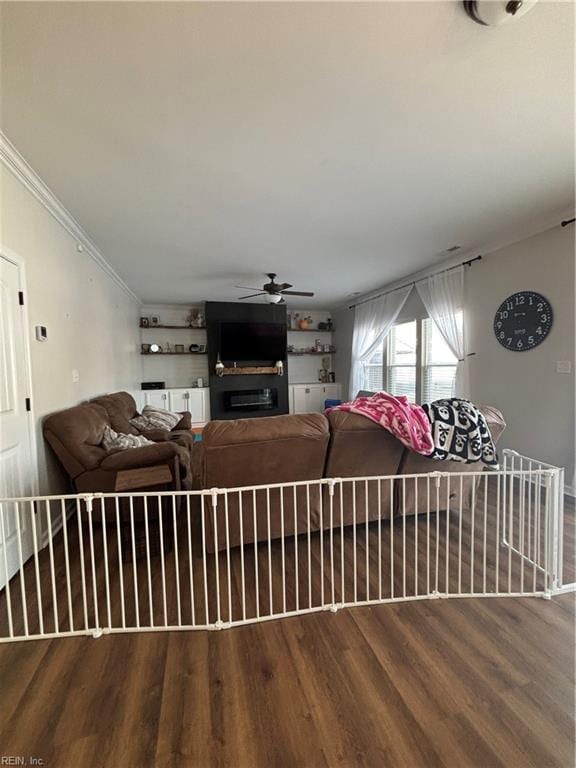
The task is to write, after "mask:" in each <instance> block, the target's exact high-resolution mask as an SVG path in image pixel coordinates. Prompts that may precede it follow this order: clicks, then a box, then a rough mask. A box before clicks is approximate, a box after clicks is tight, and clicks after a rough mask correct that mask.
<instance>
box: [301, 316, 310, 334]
mask: <svg viewBox="0 0 576 768" xmlns="http://www.w3.org/2000/svg"><path fill="white" fill-rule="evenodd" d="M311 325H312V318H311V317H303V318H302V319H301V320H300V322H299V323H298V326H299V328H300V330H301V331H308V330H309V329H310V326H311Z"/></svg>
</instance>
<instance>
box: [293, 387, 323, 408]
mask: <svg viewBox="0 0 576 768" xmlns="http://www.w3.org/2000/svg"><path fill="white" fill-rule="evenodd" d="M292 401H293V409H294V413H311V412H313V411H320V410H322V407H323V402H324V401H323V399H322V387H321V386H320V385H319V384H295V385H294V391H293V396H292Z"/></svg>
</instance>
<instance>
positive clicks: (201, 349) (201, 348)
mask: <svg viewBox="0 0 576 768" xmlns="http://www.w3.org/2000/svg"><path fill="white" fill-rule="evenodd" d="M198 352H200V354H202V355H203V354H205V353H206V344H198Z"/></svg>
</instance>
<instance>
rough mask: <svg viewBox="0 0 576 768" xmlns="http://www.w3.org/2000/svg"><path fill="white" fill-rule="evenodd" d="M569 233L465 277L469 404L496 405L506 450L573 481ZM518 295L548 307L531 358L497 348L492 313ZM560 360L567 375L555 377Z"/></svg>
mask: <svg viewBox="0 0 576 768" xmlns="http://www.w3.org/2000/svg"><path fill="white" fill-rule="evenodd" d="M574 277H575V276H574V226H570V227H566V228H565V229H563V228H561V227H554V229H550V230H548V231H546V232H542V233H541V234H539V235H535V236H534V237H530V238H528V239H527V240H523V241H521V242H519V243H515V244H514V245H511V246H508V247H507V248H503V249H501V250H499V251H495V252H494V253H491V254H489V255H488V256H486V257H485V258H483V259H482V261H481V262H479V263H477V264H475V265H474V266H473V267H472V268H471V269H470V270H469V271H468V273H467V280H466V310H467V312H466V315H467V330H468V344H467V346H468V350H469V351H470V352H475V353H476V354H475V356H474V357H472V358H470V363H469V365H470V385H471V397H472V400H474V401H475V402H478V403H487V404H490V405H495V406H496V407H497V408H499V409H500V410H501V411H502V413H503V414H504V418H505V419H506V422H507V424H508V427H507V429H506V432H505V433H504V435H503V440H502V443H503V445H504V446H507V447H510V448H515V449H516V450H517V451H520V452H521V453H524V454H527V455H529V456H533V457H535V458H539V459H543V460H544V461H547V462H550V463H552V464H557V465H559V466H563V467H565V468H566V484H567V485H568V486H570V485H572V484H573V482H574V432H575V415H574V408H575V388H574V345H575V339H574V325H575V320H574V311H575V306H574ZM521 290H532V291H538V292H539V293H542V294H543V295H544V296H546V298H547V299H549V301H550V302H551V303H552V309H553V311H554V323H553V326H552V329H551V331H550V334H549V336H548V337H547V338H546V340H545V341H544V342H543V343H542V344H540V346H538V347H536V348H535V349H533V350H530V351H529V352H509V351H508V350H506V349H504V347H502V346H500V344H499V343H498V342H497V341H496V338H495V336H494V333H493V330H492V323H493V320H494V313H495V312H496V310H497V308H498V307H499V305H500V304H501V303H502V301H503V300H504V299H505V298H506V297H507V296H509V295H510V294H512V293H515V292H516V291H521ZM559 360H570V361H571V362H572V373H571V374H560V373H556V363H557V361H559Z"/></svg>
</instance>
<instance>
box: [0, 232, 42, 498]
mask: <svg viewBox="0 0 576 768" xmlns="http://www.w3.org/2000/svg"><path fill="white" fill-rule="evenodd" d="M0 258H4V259H6V261H9V262H10V263H11V264H14V266H15V267H17V269H18V290H19V291H22V293H23V294H24V306H23V307H22V325H23V328H24V340H23V352H24V366H25V369H26V376H25V387H26V392H24V393H23V394H24V397H29V398H30V410H29V411H28V412H27V426H28V439H29V442H30V458H31V461H32V467H31V472H30V476H31V485H32V488H31V495H32V496H38V493H39V481H38V451H37V448H38V441H37V439H36V428H35V427H36V419H35V417H34V413H35V407H34V406H35V403H34V396H33V390H32V381H33V379H32V353H31V350H30V322H29V317H28V307H29V302H28V290H27V281H26V264H25V261H24V259H23V258H22V257H21V256H20V255H19V254H17V253H15V252H14V251H13V250H12V249H11V248H7V247H6V246H5V245H3V243H2V242H1V241H0Z"/></svg>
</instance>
